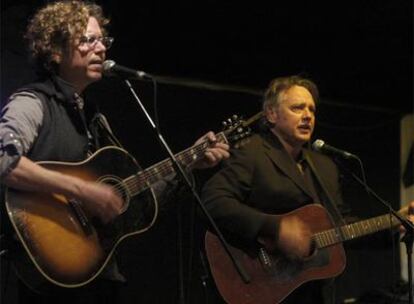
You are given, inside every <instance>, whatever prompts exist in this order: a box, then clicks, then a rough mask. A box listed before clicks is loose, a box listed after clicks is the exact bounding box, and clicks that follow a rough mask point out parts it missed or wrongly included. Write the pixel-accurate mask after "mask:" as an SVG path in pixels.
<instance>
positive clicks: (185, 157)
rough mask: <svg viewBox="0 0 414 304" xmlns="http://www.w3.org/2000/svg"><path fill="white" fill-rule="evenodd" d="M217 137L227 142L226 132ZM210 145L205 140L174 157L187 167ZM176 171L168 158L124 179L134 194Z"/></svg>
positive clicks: (218, 139) (219, 140)
mask: <svg viewBox="0 0 414 304" xmlns="http://www.w3.org/2000/svg"><path fill="white" fill-rule="evenodd" d="M216 138H217V141H218V142H224V143H227V139H226V136H225V135H224V132H221V133H218V134H216ZM209 146H210V142H209V141H204V142H202V143H200V144H198V145H196V146H193V147H190V148H187V149H186V150H184V151H181V152H180V153H178V154H176V155H174V157H175V158H176V159H177V161H178V162H179V163H180V164H181V165H183V166H184V167H187V166H188V165H190V164H192V163H194V162H195V161H196V160H198V159H200V158H202V157H204V152H205V150H206V149H207V148H208V147H209ZM174 172H175V168H174V164H173V162H172V160H171V159H169V158H167V159H164V160H163V161H161V162H159V163H157V164H155V165H153V166H151V167H148V168H147V169H145V170H142V171H140V172H138V173H137V174H135V175H132V176H130V177H128V178H127V179H125V180H124V184H125V185H126V187H127V188H128V191H129V193H131V195H132V196H134V195H137V194H138V193H141V192H142V191H144V190H145V189H147V188H149V187H150V186H151V185H153V184H154V183H156V182H158V181H160V180H161V179H163V178H165V177H167V176H168V175H170V174H172V173H174Z"/></svg>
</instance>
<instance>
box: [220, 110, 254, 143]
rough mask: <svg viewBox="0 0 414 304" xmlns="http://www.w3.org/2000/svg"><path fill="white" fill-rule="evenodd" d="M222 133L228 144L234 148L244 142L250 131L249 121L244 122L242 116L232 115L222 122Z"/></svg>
mask: <svg viewBox="0 0 414 304" xmlns="http://www.w3.org/2000/svg"><path fill="white" fill-rule="evenodd" d="M222 125H223V133H224V135H225V136H226V138H227V141H228V142H229V143H230V144H233V145H234V146H235V147H236V148H238V147H239V146H240V145H242V144H244V143H246V140H248V137H249V136H250V135H251V133H252V131H251V129H250V127H249V125H250V123H246V121H245V120H244V119H243V117H242V116H237V115H233V116H232V117H230V118H228V119H226V120H225V121H223V122H222Z"/></svg>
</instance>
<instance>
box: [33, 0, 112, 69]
mask: <svg viewBox="0 0 414 304" xmlns="http://www.w3.org/2000/svg"><path fill="white" fill-rule="evenodd" d="M90 17H95V18H96V20H97V21H98V24H99V25H100V27H101V28H102V29H103V30H104V26H106V25H107V24H108V23H109V19H107V18H105V17H104V15H103V12H102V8H101V7H100V6H99V5H97V4H94V3H91V2H83V1H75V0H70V1H65V0H62V1H58V2H54V3H50V4H47V5H46V6H44V7H42V8H41V9H39V10H38V11H37V12H36V14H35V15H34V16H33V18H32V19H31V20H30V21H29V24H28V27H27V31H26V35H25V38H26V39H27V41H28V43H29V50H30V52H31V55H32V57H33V59H34V63H35V64H36V68H37V70H38V72H40V73H50V72H53V71H54V70H55V68H56V62H54V58H55V55H56V54H58V55H62V54H63V53H64V51H65V49H66V48H67V47H68V46H69V45H70V42H72V41H74V40H75V39H79V38H80V37H81V36H82V35H83V34H84V32H85V31H86V27H87V25H88V20H89V18H90Z"/></svg>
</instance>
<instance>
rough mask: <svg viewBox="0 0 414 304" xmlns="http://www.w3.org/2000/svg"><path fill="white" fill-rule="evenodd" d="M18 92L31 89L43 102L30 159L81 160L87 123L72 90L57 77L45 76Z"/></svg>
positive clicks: (84, 148)
mask: <svg viewBox="0 0 414 304" xmlns="http://www.w3.org/2000/svg"><path fill="white" fill-rule="evenodd" d="M21 91H30V92H33V93H34V94H35V95H36V96H38V97H39V99H40V100H41V102H42V105H43V122H42V125H41V127H40V129H39V134H38V137H37V138H36V140H35V142H34V144H33V146H32V147H31V149H30V150H29V152H28V153H27V157H28V158H30V159H31V160H33V161H42V160H48V161H81V160H84V159H85V158H86V157H87V153H88V149H89V145H88V136H87V130H86V122H84V121H83V118H82V115H83V114H82V113H81V112H80V110H79V109H78V107H77V104H76V100H75V97H74V94H75V92H74V91H73V89H72V88H70V87H69V86H68V85H67V84H65V83H63V82H62V81H61V80H59V79H48V80H46V81H44V82H38V83H33V84H30V85H28V86H26V87H24V88H23V89H22V90H21Z"/></svg>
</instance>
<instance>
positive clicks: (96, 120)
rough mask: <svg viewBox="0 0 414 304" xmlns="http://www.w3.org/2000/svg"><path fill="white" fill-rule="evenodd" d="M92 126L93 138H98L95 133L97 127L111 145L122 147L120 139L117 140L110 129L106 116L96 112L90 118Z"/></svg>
mask: <svg viewBox="0 0 414 304" xmlns="http://www.w3.org/2000/svg"><path fill="white" fill-rule="evenodd" d="M91 124H92V125H93V126H94V127H93V128H91V129H92V132H93V133H94V138H95V139H97V138H98V134H97V128H99V130H101V131H102V133H103V134H102V135H103V136H104V137H105V138H106V139H107V140H108V141H109V142H110V143H111V144H112V145H113V146H117V147H119V148H122V149H123V148H124V147H123V146H122V145H121V143H120V141H119V140H118V138H117V137H116V136H115V135H114V133H113V132H112V130H111V127H110V126H109V123H108V121H107V119H106V117H105V116H104V115H103V114H102V113H100V112H98V113H96V114H95V116H94V117H93V118H92V123H91Z"/></svg>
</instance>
